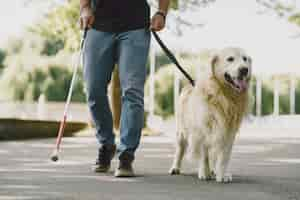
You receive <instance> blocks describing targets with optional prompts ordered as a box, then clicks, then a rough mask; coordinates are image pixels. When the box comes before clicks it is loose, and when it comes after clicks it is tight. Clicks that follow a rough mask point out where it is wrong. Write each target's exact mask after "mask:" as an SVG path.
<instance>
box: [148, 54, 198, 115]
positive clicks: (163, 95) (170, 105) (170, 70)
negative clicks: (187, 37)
mask: <svg viewBox="0 0 300 200" xmlns="http://www.w3.org/2000/svg"><path fill="white" fill-rule="evenodd" d="M182 57H186V55H185V54H183V56H182ZM159 61H160V62H162V63H164V62H168V61H167V60H164V59H163V57H160V58H159ZM179 62H180V63H182V65H183V66H185V67H186V68H185V69H186V70H187V71H188V72H189V73H191V74H194V71H193V68H192V66H194V64H195V63H196V62H195V59H194V58H193V57H188V58H187V59H179ZM176 70H177V69H176V67H175V66H174V65H173V64H166V65H162V66H159V67H158V69H157V71H156V74H155V110H154V112H155V113H156V114H158V115H161V116H163V117H165V118H166V117H168V116H170V115H172V114H173V113H174V72H175V71H176ZM182 79H183V80H182V81H181V83H182V85H186V84H187V80H185V79H184V78H182ZM149 84H150V81H149V79H148V80H147V81H146V85H145V87H146V96H147V95H148V94H149Z"/></svg>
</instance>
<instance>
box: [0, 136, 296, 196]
mask: <svg viewBox="0 0 300 200" xmlns="http://www.w3.org/2000/svg"><path fill="white" fill-rule="evenodd" d="M53 144H54V139H41V140H25V141H9V142H0V200H19V199H22V200H23V199H24V200H25V199H26V200H27V199H36V200H45V199H49V200H50V199H51V200H54V199H62V200H71V199H74V200H75V199H76V200H77V199H82V200H90V199H91V200H94V199H95V200H111V199H114V200H115V199H116V200H123V199H124V200H135V199H137V200H148V199H149V200H150V199H151V200H152V199H153V200H154V199H155V200H169V199H170V200H177V199H178V200H187V199H189V200H193V199H204V200H210V199H212V200H217V199H222V200H227V199H228V200H234V199H243V200H248V199H249V200H250V199H253V200H266V199H270V200H277V199H278V200H279V199H280V200H283V199H286V200H298V199H299V200H300V138H299V137H291V136H280V137H276V138H270V137H241V138H239V139H238V140H237V142H236V144H235V146H234V151H233V155H232V159H231V162H230V167H229V172H231V173H232V174H233V182H232V183H230V184H218V183H215V182H214V181H208V182H203V181H200V180H198V179H197V175H196V172H197V170H196V168H195V167H196V165H195V164H193V163H189V162H188V161H185V162H184V167H183V175H180V176H170V175H168V174H167V172H168V169H169V167H170V165H171V162H172V154H173V150H174V149H173V145H172V140H171V139H170V138H169V137H166V136H158V137H145V138H144V139H143V141H142V144H141V146H140V148H139V150H138V153H137V158H136V162H135V165H134V167H135V171H136V173H137V174H138V177H136V178H125V179H124V178H123V179H118V178H114V177H113V176H112V174H113V168H115V167H116V164H117V163H116V160H114V161H113V166H112V170H111V172H110V173H109V174H106V175H101V174H95V173H94V172H92V170H91V165H92V163H93V162H94V161H95V157H96V152H97V150H96V149H97V144H96V140H95V139H94V138H93V137H76V138H66V139H64V141H63V152H62V153H61V154H60V161H59V162H58V163H52V162H51V161H50V160H49V155H50V154H51V148H52V147H53Z"/></svg>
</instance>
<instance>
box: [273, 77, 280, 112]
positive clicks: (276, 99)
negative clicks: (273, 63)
mask: <svg viewBox="0 0 300 200" xmlns="http://www.w3.org/2000/svg"><path fill="white" fill-rule="evenodd" d="M273 114H274V115H276V116H278V115H279V80H278V78H277V77H275V79H274V113H273Z"/></svg>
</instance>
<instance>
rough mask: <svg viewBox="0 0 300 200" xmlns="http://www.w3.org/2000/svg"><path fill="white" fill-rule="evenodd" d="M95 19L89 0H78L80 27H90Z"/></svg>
mask: <svg viewBox="0 0 300 200" xmlns="http://www.w3.org/2000/svg"><path fill="white" fill-rule="evenodd" d="M94 21H95V17H94V13H93V10H92V8H91V0H80V28H81V29H84V28H86V27H88V28H91V27H92V25H93V23H94Z"/></svg>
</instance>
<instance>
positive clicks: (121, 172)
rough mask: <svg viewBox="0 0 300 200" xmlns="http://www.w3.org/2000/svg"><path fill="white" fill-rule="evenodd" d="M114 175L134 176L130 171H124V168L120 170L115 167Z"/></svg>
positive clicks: (119, 176)
mask: <svg viewBox="0 0 300 200" xmlns="http://www.w3.org/2000/svg"><path fill="white" fill-rule="evenodd" d="M114 176H115V177H118V178H122V177H135V174H134V172H132V171H126V170H122V171H121V170H119V169H116V171H115V174H114Z"/></svg>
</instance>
